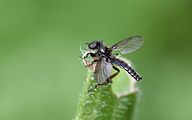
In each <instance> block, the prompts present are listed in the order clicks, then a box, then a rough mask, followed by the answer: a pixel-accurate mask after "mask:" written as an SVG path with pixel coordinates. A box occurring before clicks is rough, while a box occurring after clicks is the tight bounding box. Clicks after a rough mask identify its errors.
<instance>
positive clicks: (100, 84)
mask: <svg viewBox="0 0 192 120" xmlns="http://www.w3.org/2000/svg"><path fill="white" fill-rule="evenodd" d="M113 69H115V70H116V71H117V72H116V73H114V74H113V75H111V76H110V77H109V78H107V82H106V83H99V84H97V85H95V86H94V87H93V88H91V89H89V90H88V91H87V92H90V91H91V90H93V89H95V88H96V87H97V86H102V85H107V84H108V83H112V80H111V79H112V78H114V77H115V76H116V75H117V74H118V73H119V72H120V70H119V69H118V68H117V67H115V66H113Z"/></svg>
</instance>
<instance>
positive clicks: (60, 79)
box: [0, 0, 192, 120]
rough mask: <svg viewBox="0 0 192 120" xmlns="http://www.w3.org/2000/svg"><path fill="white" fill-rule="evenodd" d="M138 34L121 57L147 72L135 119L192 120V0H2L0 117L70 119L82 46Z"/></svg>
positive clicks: (82, 72)
mask: <svg viewBox="0 0 192 120" xmlns="http://www.w3.org/2000/svg"><path fill="white" fill-rule="evenodd" d="M134 35H140V36H142V37H144V38H145V43H144V45H143V46H142V47H141V48H140V49H139V50H137V51H136V52H134V53H130V54H127V55H123V57H126V58H127V59H129V60H131V61H132V63H133V68H135V70H136V71H137V72H138V73H139V74H140V75H141V76H142V77H143V80H142V81H141V82H140V89H141V97H140V100H139V101H140V102H139V104H138V107H137V111H136V112H137V120H191V119H192V114H191V113H192V93H191V92H192V80H191V79H192V63H191V62H192V54H191V52H192V47H191V45H192V1H191V0H156V1H155V0H118V1H116V0H107V1H105V0H83V1H81V0H71V1H69V0H54V1H51V0H20V1H14V0H7V1H5V0H1V1H0V120H70V119H71V118H73V117H74V115H75V112H76V107H77V103H78V99H79V93H80V92H81V90H82V88H83V82H85V78H86V68H84V67H83V64H82V62H81V60H79V59H78V57H79V56H80V55H82V54H81V52H80V44H81V45H83V46H84V43H86V42H88V41H89V40H90V41H93V40H103V41H104V43H106V44H107V45H109V46H111V45H113V44H115V43H116V42H119V41H120V40H122V39H124V38H127V37H131V36H134Z"/></svg>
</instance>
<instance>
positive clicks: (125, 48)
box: [111, 36, 145, 54]
mask: <svg viewBox="0 0 192 120" xmlns="http://www.w3.org/2000/svg"><path fill="white" fill-rule="evenodd" d="M144 41H145V40H144V38H142V37H141V36H133V37H130V38H126V39H124V40H122V41H120V42H118V43H116V44H115V45H113V46H112V47H111V49H112V50H121V53H123V54H127V53H131V52H133V51H135V50H137V49H139V48H140V47H141V46H142V45H143V43H144Z"/></svg>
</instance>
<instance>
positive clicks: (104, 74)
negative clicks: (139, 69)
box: [80, 36, 144, 92]
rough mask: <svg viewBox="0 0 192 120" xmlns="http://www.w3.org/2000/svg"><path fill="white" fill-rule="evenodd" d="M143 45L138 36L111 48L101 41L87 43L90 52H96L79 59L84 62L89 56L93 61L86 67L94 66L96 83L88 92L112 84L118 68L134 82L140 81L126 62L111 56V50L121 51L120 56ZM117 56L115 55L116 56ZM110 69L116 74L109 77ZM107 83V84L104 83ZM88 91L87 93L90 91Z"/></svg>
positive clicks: (88, 53) (142, 40)
mask: <svg viewBox="0 0 192 120" xmlns="http://www.w3.org/2000/svg"><path fill="white" fill-rule="evenodd" d="M143 43H144V38H142V37H140V36H134V37H130V38H127V39H124V40H122V41H120V42H118V43H116V44H115V45H113V46H112V47H107V46H105V45H103V42H102V41H94V42H91V43H87V44H88V47H89V49H90V50H96V52H91V51H90V52H87V53H86V55H84V57H83V58H82V57H80V58H81V59H83V60H85V58H87V57H88V55H90V56H91V57H92V58H94V60H93V61H92V62H91V63H90V64H87V65H86V67H90V66H93V65H94V63H96V66H94V79H95V81H96V82H97V83H98V84H97V85H95V87H93V88H91V89H90V90H92V89H94V88H96V87H97V86H98V85H106V84H108V83H112V80H111V79H112V78H113V77H115V76H116V75H117V74H118V73H119V72H120V70H119V69H118V68H117V67H115V66H114V65H116V66H119V67H121V68H123V69H124V70H126V71H127V72H128V73H129V74H130V75H131V76H132V77H133V78H135V80H137V81H140V80H141V79H142V77H140V76H139V75H138V74H137V73H136V72H135V71H134V70H133V69H132V68H131V67H130V66H129V65H128V64H127V63H126V62H124V61H122V60H120V59H118V58H115V57H114V54H112V51H113V50H121V53H122V54H127V53H131V52H133V51H135V50H137V49H139V48H140V47H141V46H142V44H143ZM116 55H117V54H116ZM112 68H113V69H115V70H116V71H117V72H116V73H114V74H113V75H111V76H110V73H111V71H112ZM105 81H107V82H105ZM90 90H88V92H89V91H90Z"/></svg>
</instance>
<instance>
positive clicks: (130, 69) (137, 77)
mask: <svg viewBox="0 0 192 120" xmlns="http://www.w3.org/2000/svg"><path fill="white" fill-rule="evenodd" d="M113 64H115V65H116V66H119V67H121V68H123V69H124V70H126V71H127V72H128V73H129V74H130V75H131V76H132V77H133V78H135V80H137V81H140V80H141V79H142V77H140V76H139V75H138V74H137V73H136V72H135V71H134V70H133V69H132V68H131V67H130V66H129V65H128V64H127V63H125V62H124V61H122V60H119V59H115V60H114V61H113Z"/></svg>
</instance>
